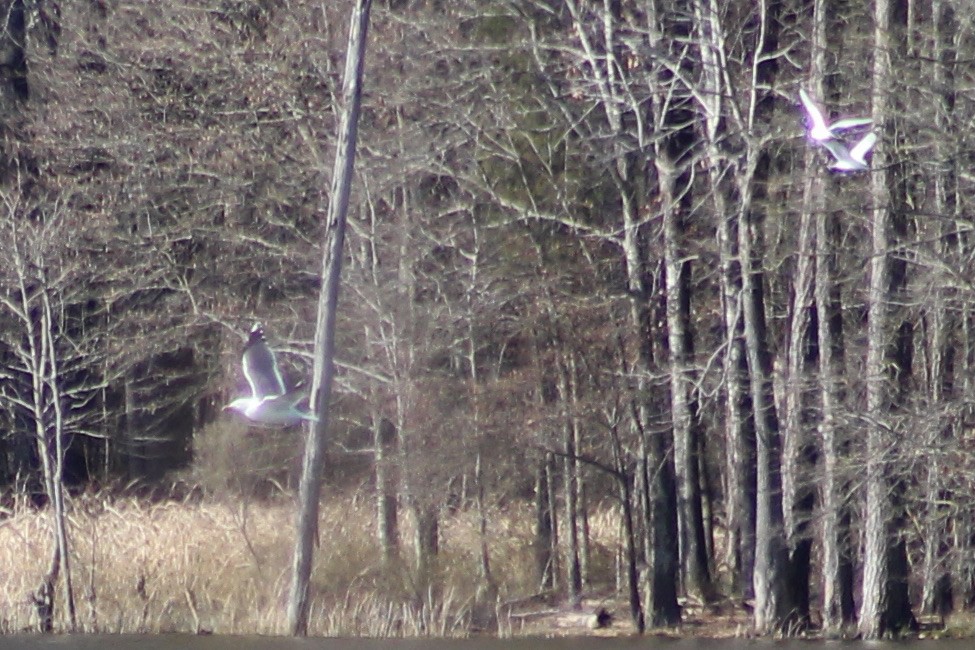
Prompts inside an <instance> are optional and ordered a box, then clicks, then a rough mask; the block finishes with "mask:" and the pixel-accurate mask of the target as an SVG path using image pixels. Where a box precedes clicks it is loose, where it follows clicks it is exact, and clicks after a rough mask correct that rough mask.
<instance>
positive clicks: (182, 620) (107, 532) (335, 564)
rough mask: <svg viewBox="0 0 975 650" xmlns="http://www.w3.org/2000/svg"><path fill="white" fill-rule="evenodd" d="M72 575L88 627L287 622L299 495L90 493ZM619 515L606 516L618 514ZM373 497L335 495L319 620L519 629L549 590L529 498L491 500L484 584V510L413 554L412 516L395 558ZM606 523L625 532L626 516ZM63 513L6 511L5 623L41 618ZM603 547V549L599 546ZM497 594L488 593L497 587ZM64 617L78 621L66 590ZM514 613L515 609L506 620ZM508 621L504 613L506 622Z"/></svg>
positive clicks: (73, 510)
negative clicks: (487, 586)
mask: <svg viewBox="0 0 975 650" xmlns="http://www.w3.org/2000/svg"><path fill="white" fill-rule="evenodd" d="M68 510H69V539H70V548H71V556H70V560H71V567H70V568H71V575H72V578H73V592H74V598H75V603H76V619H77V629H78V631H84V632H110V633H129V632H134V633H160V632H214V633H224V634H281V633H284V632H285V631H286V625H285V602H286V599H287V593H288V584H289V580H290V559H291V550H292V543H293V539H292V538H293V530H294V521H293V520H294V511H295V508H294V500H293V498H292V497H290V496H287V495H285V496H279V497H277V498H275V499H262V500H260V501H258V500H254V501H250V502H248V501H246V500H241V499H239V498H238V499H231V498H228V497H225V498H222V499H217V498H210V497H204V498H200V497H199V494H198V493H194V498H192V499H186V500H183V501H172V500H167V501H155V502H153V501H151V500H149V499H146V498H144V497H143V498H140V497H133V496H128V497H118V496H111V495H103V494H96V495H90V494H86V495H82V496H77V497H75V498H73V499H71V500H70V502H69V508H68ZM609 519H611V518H607V522H608V521H609ZM373 522H374V513H373V509H372V502H371V500H370V499H369V498H367V497H365V496H363V494H362V493H350V494H346V495H343V496H341V497H339V496H338V495H334V494H333V495H330V496H329V498H328V499H327V502H326V503H324V504H323V507H322V514H321V523H320V528H319V530H320V531H321V532H320V545H319V548H318V550H317V552H316V556H315V557H316V563H315V567H314V572H313V584H314V591H313V593H314V600H313V602H312V615H311V619H310V620H311V625H310V630H309V632H310V633H311V634H314V635H341V636H360V635H367V636H382V637H385V636H419V635H434V636H458V635H466V634H469V633H471V632H472V631H476V630H479V629H491V630H493V631H497V632H498V633H500V634H502V635H504V634H506V633H517V631H518V630H517V629H516V628H517V627H518V626H519V625H520V623H519V622H518V620H519V619H518V618H517V617H512V616H510V614H511V612H512V608H511V607H507V608H506V607H505V605H504V604H505V603H507V602H517V601H518V600H519V599H520V598H522V597H523V596H525V595H527V594H532V593H533V592H534V591H535V590H536V584H535V577H534V566H533V556H532V550H531V549H532V547H531V522H532V513H531V511H530V509H529V507H528V506H527V505H513V506H508V507H506V508H504V509H501V508H495V509H493V510H492V512H491V513H490V525H489V527H488V530H489V539H488V542H489V548H490V556H491V558H492V574H493V577H494V579H495V583H496V589H495V590H493V591H491V590H487V591H485V590H484V589H479V587H483V585H479V580H478V579H477V575H478V557H479V533H478V517H477V515H476V512H474V511H464V510H459V511H456V512H454V513H452V514H449V515H445V516H444V518H443V521H442V524H441V540H442V541H441V548H440V552H439V555H438V559H437V564H436V565H435V566H434V567H433V569H432V573H431V574H430V575H428V576H425V577H421V576H418V575H417V574H416V572H415V570H414V569H413V567H412V566H411V563H410V558H411V553H410V552H409V547H408V540H410V539H411V535H412V530H411V528H412V523H411V522H410V521H409V518H408V517H406V518H405V520H404V521H403V522H402V530H401V538H402V541H403V549H402V551H401V556H402V558H403V559H402V560H400V561H394V562H392V563H390V564H387V565H385V566H384V565H383V562H382V561H381V555H380V552H379V548H378V547H377V545H376V543H375V537H374V534H373ZM593 524H594V525H593V528H594V537H595V539H596V540H597V543H596V544H595V545H594V548H599V544H598V539H599V537H600V535H603V534H608V535H610V536H612V535H614V534H615V533H614V528H615V527H614V526H613V525H611V524H608V525H607V526H605V527H606V528H608V529H609V530H607V531H604V532H600V530H599V529H602V528H603V526H601V525H600V519H599V518H594V519H593ZM52 531H53V518H52V513H51V511H50V510H48V509H36V508H34V507H32V506H30V505H29V504H28V503H27V501H26V500H20V501H17V502H16V503H15V504H14V506H13V507H12V508H9V509H8V510H6V511H4V512H3V513H2V518H0V632H8V633H9V632H18V631H25V630H30V629H34V628H35V627H36V625H37V614H36V612H35V607H34V605H33V601H32V595H33V594H34V593H35V591H36V590H37V588H38V586H39V585H40V584H41V581H42V577H43V576H44V574H45V572H46V571H47V570H48V568H49V563H50V558H51V554H52V549H53V546H52V543H53V542H52V540H53V532H52ZM596 555H599V553H597V554H596ZM486 594H488V595H486ZM55 612H56V619H55V628H56V629H58V630H67V629H68V627H69V626H68V616H67V614H66V607H65V603H64V595H63V593H62V592H61V590H60V589H59V592H58V597H57V600H56V610H55ZM499 612H500V613H501V614H502V616H501V618H502V619H503V620H500V621H499V620H498V617H497V614H498V613H499ZM495 626H498V627H495Z"/></svg>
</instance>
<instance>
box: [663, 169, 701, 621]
mask: <svg viewBox="0 0 975 650" xmlns="http://www.w3.org/2000/svg"><path fill="white" fill-rule="evenodd" d="M665 161H666V162H665ZM657 175H658V178H659V183H660V194H661V200H662V202H663V205H664V209H663V234H664V258H665V261H666V271H665V276H666V278H665V284H666V288H667V296H666V313H667V342H668V347H669V350H670V410H671V421H672V423H673V429H674V459H675V469H676V480H677V494H678V522H679V533H680V549H681V566H682V567H683V570H684V573H685V588H686V589H687V591H688V592H690V593H694V594H696V595H698V596H700V597H701V598H702V599H703V600H704V601H705V602H709V601H711V600H713V599H714V597H715V594H714V587H713V585H712V582H711V571H710V562H709V559H708V555H707V541H706V535H705V530H704V507H703V502H702V495H701V477H700V474H699V471H698V469H699V458H698V455H697V452H698V448H699V447H700V443H699V441H698V439H697V437H698V434H699V430H698V427H697V426H696V425H695V422H694V418H695V416H696V407H695V406H694V404H693V402H694V398H693V395H692V391H693V376H692V373H693V370H692V368H691V363H692V351H693V344H692V335H691V331H690V311H691V299H690V288H689V284H690V274H691V265H690V262H689V261H687V260H685V259H684V256H683V255H682V253H681V245H680V233H681V232H682V230H683V223H681V218H680V213H681V207H680V206H679V205H677V200H676V197H675V184H676V183H677V179H676V177H675V176H676V175H675V173H674V170H673V166H672V161H671V160H670V159H669V155H668V154H665V153H664V152H662V151H660V152H658V154H657ZM681 194H682V195H683V196H684V197H685V198H686V197H687V196H688V194H689V192H686V191H681Z"/></svg>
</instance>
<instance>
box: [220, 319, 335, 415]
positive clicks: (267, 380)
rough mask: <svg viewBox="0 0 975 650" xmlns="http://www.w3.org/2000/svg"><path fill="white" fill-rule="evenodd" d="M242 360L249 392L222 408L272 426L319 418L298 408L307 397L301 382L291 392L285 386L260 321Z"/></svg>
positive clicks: (249, 338) (253, 331) (252, 330)
mask: <svg viewBox="0 0 975 650" xmlns="http://www.w3.org/2000/svg"><path fill="white" fill-rule="evenodd" d="M242 362H243V367H244V376H245V377H246V378H247V383H248V384H249V385H250V388H251V394H250V396H249V397H238V398H237V399H235V400H234V401H232V402H231V403H230V404H228V405H227V406H225V407H224V410H225V411H234V412H237V413H240V414H241V415H243V416H244V417H246V418H247V419H248V420H250V421H252V422H255V423H257V424H264V425H271V426H288V425H292V424H299V423H301V422H302V421H305V420H308V421H312V422H314V421H316V420H317V419H318V418H317V417H315V415H314V414H313V413H310V412H308V411H306V410H303V409H301V408H299V406H298V404H299V403H300V402H301V401H302V400H303V399H304V398H305V397H306V396H307V395H306V393H305V391H304V390H302V388H301V386H300V385H299V386H296V387H295V388H292V389H291V390H290V391H289V390H286V389H285V386H284V380H283V379H282V377H281V372H280V371H279V370H278V364H277V360H276V359H275V357H274V352H273V351H272V350H271V348H270V347H268V344H267V340H266V339H265V338H264V328H263V327H262V326H261V324H260V323H257V324H256V325H254V327H253V328H252V329H251V333H250V336H249V337H248V339H247V345H245V346H244V354H243V359H242Z"/></svg>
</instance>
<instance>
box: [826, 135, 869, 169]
mask: <svg viewBox="0 0 975 650" xmlns="http://www.w3.org/2000/svg"><path fill="white" fill-rule="evenodd" d="M876 143H877V134H876V133H874V132H873V131H871V132H870V133H868V134H866V135H865V136H863V138H861V139H860V141H859V142H857V143H856V144H855V145H853V148H852V149H847V148H846V145H845V144H843V143H842V142H839V141H838V140H829V141H827V142H824V143H823V146H825V147H826V148H827V149H828V150H829V152H830V153H831V154H833V158H835V159H836V160H835V161H834V162H833V163H832V164H831V165H830V166H829V168H830V169H835V170H836V171H841V172H858V171H865V170H867V169H870V165H868V164H867V160H866V156H867V154H868V153H870V150H871V149H873V146H874V145H875V144H876Z"/></svg>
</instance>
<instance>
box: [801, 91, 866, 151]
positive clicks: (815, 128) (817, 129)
mask: <svg viewBox="0 0 975 650" xmlns="http://www.w3.org/2000/svg"><path fill="white" fill-rule="evenodd" d="M799 99H801V100H802V105H803V106H805V108H806V115H808V116H809V137H810V138H811V139H813V140H815V141H816V142H819V143H822V144H825V143H827V142H830V141H831V140H835V139H836V137H837V135H838V134H839V132H840V131H846V130H847V129H854V128H856V127H858V126H866V125H868V124H871V123H872V122H873V120H871V119H870V118H869V117H848V118H845V119H842V120H837V121H835V122H833V123H832V124H827V123H826V118H824V117H823V113H822V111H820V110H819V107H818V106H816V104H815V103H814V102H813V100H812V98H811V97H810V96H809V95H808V94H807V93H806V91H805V89H803V88H800V89H799Z"/></svg>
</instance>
